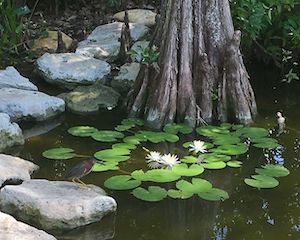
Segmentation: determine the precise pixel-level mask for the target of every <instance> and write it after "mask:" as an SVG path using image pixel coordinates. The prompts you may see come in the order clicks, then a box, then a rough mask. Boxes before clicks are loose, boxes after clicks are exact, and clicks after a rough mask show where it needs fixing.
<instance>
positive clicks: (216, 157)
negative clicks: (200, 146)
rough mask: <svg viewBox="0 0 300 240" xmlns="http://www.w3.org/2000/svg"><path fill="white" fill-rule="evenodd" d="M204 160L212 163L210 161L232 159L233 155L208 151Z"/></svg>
mask: <svg viewBox="0 0 300 240" xmlns="http://www.w3.org/2000/svg"><path fill="white" fill-rule="evenodd" d="M202 156H203V159H204V162H206V163H210V162H220V161H221V162H226V161H229V160H231V156H228V155H223V154H218V153H206V154H203V155H202Z"/></svg>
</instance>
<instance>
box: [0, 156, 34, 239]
mask: <svg viewBox="0 0 300 240" xmlns="http://www.w3.org/2000/svg"><path fill="white" fill-rule="evenodd" d="M38 169H39V167H38V166H37V165H35V164H34V163H32V162H29V161H26V160H24V159H22V158H19V157H14V156H10V155H5V154H0V187H1V186H2V185H3V184H20V183H21V182H22V181H25V180H29V179H30V175H31V174H32V173H33V172H34V171H36V170H38ZM0 226H1V225H0ZM0 236H1V235H0Z"/></svg>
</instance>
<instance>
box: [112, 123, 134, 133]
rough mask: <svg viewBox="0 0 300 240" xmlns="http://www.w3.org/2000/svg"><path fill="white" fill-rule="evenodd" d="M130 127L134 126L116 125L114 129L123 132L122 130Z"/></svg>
mask: <svg viewBox="0 0 300 240" xmlns="http://www.w3.org/2000/svg"><path fill="white" fill-rule="evenodd" d="M132 127H134V126H132V125H118V126H116V127H115V130H116V131H118V132H124V131H127V130H129V129H131V128H132Z"/></svg>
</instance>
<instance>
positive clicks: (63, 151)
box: [42, 147, 76, 160]
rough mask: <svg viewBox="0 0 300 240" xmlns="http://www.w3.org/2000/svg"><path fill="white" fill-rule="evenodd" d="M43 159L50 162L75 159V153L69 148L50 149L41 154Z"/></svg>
mask: <svg viewBox="0 0 300 240" xmlns="http://www.w3.org/2000/svg"><path fill="white" fill-rule="evenodd" d="M42 155H43V157H45V158H48V159H52V160H66V159H71V158H74V157H76V153H75V151H74V150H73V149H71V148H62V147H61V148H52V149H49V150H46V151H44V152H43V153H42Z"/></svg>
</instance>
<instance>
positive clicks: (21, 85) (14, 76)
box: [0, 67, 38, 91]
mask: <svg viewBox="0 0 300 240" xmlns="http://www.w3.org/2000/svg"><path fill="white" fill-rule="evenodd" d="M0 88H17V89H24V90H32V91H37V90H38V88H37V87H36V86H35V85H34V84H33V83H31V82H30V81H29V79H28V78H25V77H23V76H21V75H20V73H19V72H18V71H17V70H16V69H15V68H14V67H7V68H6V69H5V70H0Z"/></svg>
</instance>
